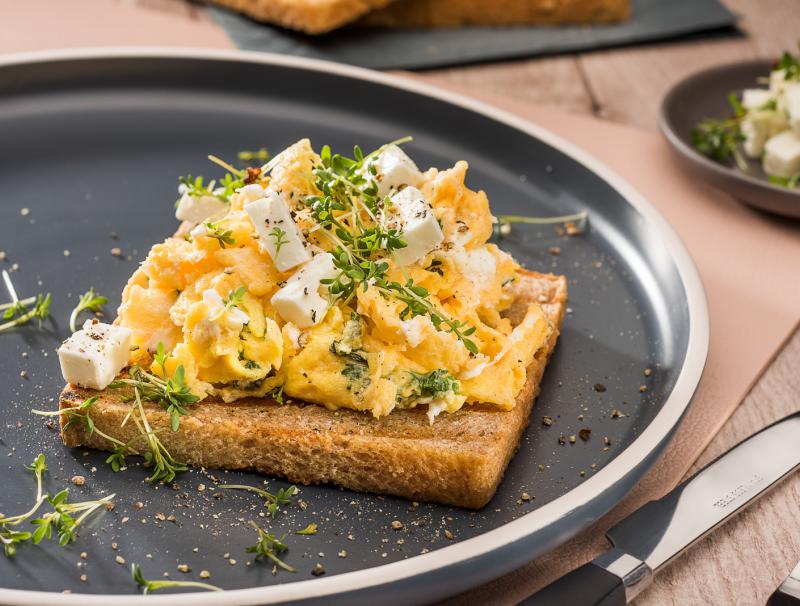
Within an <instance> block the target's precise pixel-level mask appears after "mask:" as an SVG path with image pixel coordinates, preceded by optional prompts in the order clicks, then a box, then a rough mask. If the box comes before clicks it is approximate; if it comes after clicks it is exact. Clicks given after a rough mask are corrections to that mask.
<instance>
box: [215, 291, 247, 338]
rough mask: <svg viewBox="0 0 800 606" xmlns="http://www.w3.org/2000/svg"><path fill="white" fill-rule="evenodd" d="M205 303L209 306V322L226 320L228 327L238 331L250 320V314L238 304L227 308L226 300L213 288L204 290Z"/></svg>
mask: <svg viewBox="0 0 800 606" xmlns="http://www.w3.org/2000/svg"><path fill="white" fill-rule="evenodd" d="M203 303H205V304H206V307H208V321H209V322H217V321H224V323H225V325H226V326H227V327H228V328H230V329H231V330H234V331H236V332H239V331H241V330H242V327H243V326H244V325H245V324H247V323H248V322H250V316H248V315H247V314H246V313H245V312H244V311H242V310H241V309H239V308H238V307H237V306H236V305H232V306H231V307H229V308H228V309H227V310H226V309H225V301H223V300H222V297H221V296H220V294H219V293H218V292H217V291H216V290H214V289H213V288H209V289H208V290H204V291H203Z"/></svg>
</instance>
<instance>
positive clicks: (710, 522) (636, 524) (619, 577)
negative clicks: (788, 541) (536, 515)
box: [521, 413, 800, 606]
mask: <svg viewBox="0 0 800 606" xmlns="http://www.w3.org/2000/svg"><path fill="white" fill-rule="evenodd" d="M798 467H800V413H795V414H792V415H789V416H788V417H786V418H784V419H781V420H780V421H777V422H776V423H773V424H772V425H770V426H769V427H766V428H765V429H762V430H761V431H759V432H758V433H756V434H754V435H752V436H751V437H749V438H747V439H746V440H744V441H743V442H741V443H740V444H738V445H737V446H735V447H733V448H732V449H731V450H729V451H728V452H727V453H725V454H723V455H722V456H721V457H719V458H718V459H716V460H715V461H713V462H712V463H710V464H709V465H707V466H706V467H705V468H703V469H702V470H700V471H699V472H697V473H696V474H695V475H694V476H692V477H691V478H689V479H688V480H686V481H684V482H683V483H682V484H680V485H679V486H678V487H676V488H675V489H674V490H672V491H671V492H670V493H668V494H667V495H665V496H664V497H662V498H661V499H658V500H657V501H650V502H649V503H647V504H645V505H643V506H642V507H641V508H639V509H638V510H636V511H635V512H633V513H632V514H631V515H629V516H628V517H627V518H625V519H624V520H622V521H621V522H619V523H618V524H617V525H616V526H614V527H613V528H611V530H609V531H608V532H607V533H606V537H607V538H608V539H609V540H610V541H611V543H612V545H613V547H612V548H611V549H609V550H608V551H606V552H605V553H603V554H601V555H600V556H599V557H597V558H595V559H594V560H593V561H591V562H589V563H588V564H585V565H584V566H582V567H580V568H578V569H576V570H574V571H572V572H570V573H568V574H567V575H565V576H563V577H561V578H560V579H558V580H556V581H554V582H553V583H552V584H550V585H548V586H547V587H545V588H544V589H542V590H541V591H539V592H537V593H535V594H534V595H532V596H530V597H529V598H527V599H526V600H524V601H523V602H521V604H522V605H523V606H550V605H553V606H564V605H565V604H569V605H570V606H573V605H574V606H584V605H587V606H588V605H602V606H621V605H624V604H626V603H627V602H629V601H631V600H632V599H633V598H634V597H635V596H636V595H638V594H639V593H640V592H641V591H642V590H643V589H644V588H645V587H646V586H647V585H648V584H649V583H650V582H651V581H652V578H653V574H654V573H656V572H658V571H659V570H661V569H662V568H663V567H664V566H666V565H667V564H669V563H670V562H671V561H672V560H673V559H674V558H675V557H677V556H679V555H680V554H681V553H683V552H684V551H685V550H686V549H688V548H689V547H690V546H691V545H693V544H694V543H696V542H697V541H699V540H700V539H702V538H703V537H705V536H706V535H707V534H709V533H710V532H712V531H713V530H714V529H715V528H717V527H718V526H720V525H721V524H724V523H725V522H726V521H727V520H728V519H730V518H731V517H733V516H734V515H736V514H737V513H739V512H740V511H742V510H743V509H745V508H746V507H747V506H748V505H750V504H751V503H753V502H755V501H756V500H757V499H758V497H760V496H762V495H763V494H765V493H766V492H767V491H768V490H769V489H770V488H772V487H773V486H775V485H776V484H777V483H778V482H780V481H781V480H782V479H784V478H785V477H786V476H788V475H789V474H791V473H792V472H793V471H795V470H796V469H798Z"/></svg>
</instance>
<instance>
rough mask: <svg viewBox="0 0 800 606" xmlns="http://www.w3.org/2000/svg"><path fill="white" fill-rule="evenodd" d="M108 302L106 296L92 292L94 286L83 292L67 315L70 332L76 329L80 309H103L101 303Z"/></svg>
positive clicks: (94, 310) (98, 310) (95, 310)
mask: <svg viewBox="0 0 800 606" xmlns="http://www.w3.org/2000/svg"><path fill="white" fill-rule="evenodd" d="M106 303H108V298H106V297H103V296H101V295H98V294H96V293H95V292H94V288H90V289H89V290H88V291H87V292H85V293H83V294H82V295H81V296H80V299H79V300H78V304H77V305H76V306H75V309H73V310H72V313H71V314H70V316H69V328H70V330H71V331H72V332H75V331H76V330H78V328H77V320H78V316H79V315H80V313H81V312H82V311H93V312H95V313H96V312H100V311H103V305H105V304H106Z"/></svg>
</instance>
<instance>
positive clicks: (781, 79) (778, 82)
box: [769, 69, 786, 95]
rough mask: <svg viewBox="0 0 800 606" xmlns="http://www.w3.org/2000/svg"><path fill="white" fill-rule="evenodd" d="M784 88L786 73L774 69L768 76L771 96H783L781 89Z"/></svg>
mask: <svg viewBox="0 0 800 606" xmlns="http://www.w3.org/2000/svg"><path fill="white" fill-rule="evenodd" d="M784 86H786V72H785V71H783V70H782V69H776V70H775V71H773V72H770V74H769V90H770V92H771V93H772V94H773V95H781V94H783V88H784Z"/></svg>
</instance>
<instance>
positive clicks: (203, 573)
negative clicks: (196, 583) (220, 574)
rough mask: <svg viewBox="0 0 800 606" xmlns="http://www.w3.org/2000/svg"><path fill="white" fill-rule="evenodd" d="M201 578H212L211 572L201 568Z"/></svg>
mask: <svg viewBox="0 0 800 606" xmlns="http://www.w3.org/2000/svg"><path fill="white" fill-rule="evenodd" d="M200 578H201V579H210V578H211V573H210V572H208V570H201V571H200Z"/></svg>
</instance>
